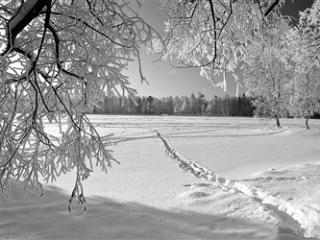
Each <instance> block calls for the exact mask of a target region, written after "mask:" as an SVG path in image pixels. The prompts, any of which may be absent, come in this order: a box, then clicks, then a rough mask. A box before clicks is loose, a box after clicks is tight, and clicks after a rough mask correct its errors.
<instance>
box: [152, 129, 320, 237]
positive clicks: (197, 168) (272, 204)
mask: <svg viewBox="0 0 320 240" xmlns="http://www.w3.org/2000/svg"><path fill="white" fill-rule="evenodd" d="M155 132H156V135H157V136H158V137H159V138H160V139H161V141H162V143H163V145H164V147H165V150H166V152H167V153H168V154H169V156H170V157H171V158H172V159H173V160H175V161H177V163H178V166H179V167H180V168H181V169H183V170H184V171H185V172H189V173H191V174H192V175H194V176H196V177H197V178H199V179H203V180H206V181H210V182H214V185H215V186H216V187H218V188H221V189H223V190H224V191H236V192H238V193H241V194H244V195H246V196H249V197H250V198H251V199H253V200H254V201H256V202H258V203H259V204H261V205H263V206H264V207H265V208H267V209H269V210H271V211H272V212H273V215H275V216H276V218H277V219H278V225H279V228H280V229H287V230H289V231H291V232H293V233H295V234H297V235H300V236H302V235H303V236H304V237H315V238H320V207H319V206H318V205H314V206H299V205H295V204H293V203H291V202H290V201H288V200H287V199H283V198H282V197H281V195H280V194H279V193H278V192H276V193H269V192H267V191H265V190H262V189H260V188H257V187H254V186H252V185H249V184H248V183H244V182H242V181H235V180H231V179H228V178H225V177H222V176H219V175H218V174H216V173H215V172H213V171H210V170H208V169H207V168H205V167H204V166H202V165H200V164H199V163H197V162H196V161H192V160H188V159H186V158H184V157H183V156H182V155H180V154H179V153H178V152H177V151H176V150H175V149H174V148H173V147H172V145H171V144H170V143H169V142H168V140H167V139H166V138H164V137H163V136H162V135H161V134H160V132H159V131H157V130H155Z"/></svg>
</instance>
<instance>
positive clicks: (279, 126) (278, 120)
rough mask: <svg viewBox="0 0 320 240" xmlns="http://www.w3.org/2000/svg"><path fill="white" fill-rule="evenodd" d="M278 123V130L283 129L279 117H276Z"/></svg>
mask: <svg viewBox="0 0 320 240" xmlns="http://www.w3.org/2000/svg"><path fill="white" fill-rule="evenodd" d="M276 122H277V127H278V128H281V125H280V119H279V117H278V116H276Z"/></svg>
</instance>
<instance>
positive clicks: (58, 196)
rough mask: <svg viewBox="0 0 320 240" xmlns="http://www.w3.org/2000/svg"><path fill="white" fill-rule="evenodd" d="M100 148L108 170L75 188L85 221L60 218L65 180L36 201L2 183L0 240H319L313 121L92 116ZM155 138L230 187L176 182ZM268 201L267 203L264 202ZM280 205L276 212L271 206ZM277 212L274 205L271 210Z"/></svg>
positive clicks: (317, 125) (318, 131)
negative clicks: (106, 150)
mask: <svg viewBox="0 0 320 240" xmlns="http://www.w3.org/2000/svg"><path fill="white" fill-rule="evenodd" d="M90 119H91V120H92V121H93V122H94V125H95V126H96V127H97V130H98V132H99V133H100V134H101V136H102V137H103V136H105V135H108V134H111V133H113V135H112V136H111V138H110V141H111V142H112V143H113V144H112V146H111V148H112V149H113V151H114V153H113V154H114V157H115V158H116V159H117V160H118V161H120V165H117V164H114V166H113V168H112V169H110V170H109V173H108V174H107V175H105V174H104V173H102V172H100V171H99V170H98V169H95V170H94V173H93V174H92V175H91V176H90V178H89V179H88V180H87V181H86V182H85V183H84V187H85V193H86V194H87V196H88V199H87V201H88V211H87V212H86V213H82V212H81V211H82V207H81V206H74V207H73V209H74V211H73V212H72V213H71V214H69V213H68V211H67V204H68V203H67V200H68V195H66V194H69V193H70V191H71V189H72V187H73V184H74V180H75V178H74V173H69V174H67V175H65V176H62V177H61V178H59V179H58V181H57V182H55V183H52V184H51V186H48V187H47V193H46V194H45V196H44V197H43V198H40V197H39V196H38V194H37V193H35V192H31V193H30V194H29V195H28V196H27V198H26V199H25V200H23V196H24V194H23V191H18V189H19V185H18V184H16V183H12V191H11V192H12V193H11V196H10V198H11V199H10V200H9V199H7V198H6V197H4V196H1V195H0V196H1V198H0V200H1V204H0V238H1V239H2V238H9V239H11V238H13V239H43V238H46V239H65V238H67V239H70V238H74V239H79V238H82V239H92V238H101V239H110V238H113V239H114V238H122V239H123V238H131V239H132V238H136V239H141V238H144V239H150V238H158V239H159V238H162V239H168V238H169V239H177V238H184V239H195V238H197V239H198V238H202V239H209V238H210V239H302V236H303V235H304V236H306V237H318V238H320V204H319V202H320V190H319V189H320V188H319V187H320V165H319V164H320V159H319V156H320V144H319V143H320V121H317V120H311V121H310V126H311V130H305V129H304V121H303V120H296V119H283V120H282V126H283V128H281V129H277V128H275V123H274V121H269V120H261V119H254V118H212V117H173V116H103V115H92V116H90ZM156 131H159V133H161V135H162V136H163V137H164V138H165V139H166V140H167V141H168V142H169V143H170V144H171V145H172V146H173V147H174V149H175V151H176V152H177V153H179V154H180V155H181V156H183V157H184V158H185V159H188V160H191V161H196V162H197V163H198V164H200V165H201V168H202V167H203V169H205V170H208V171H212V172H214V173H215V174H218V175H219V176H222V177H224V178H229V179H231V180H237V181H236V182H237V183H241V184H244V185H246V186H250V187H254V188H256V189H259V191H260V190H261V192H262V193H263V194H265V193H266V194H265V195H263V194H262V193H261V194H260V195H259V197H260V196H265V198H266V199H261V198H260V199H257V198H255V197H252V196H255V195H254V194H253V192H249V193H247V192H245V191H244V192H241V191H238V190H237V189H236V188H233V187H230V188H229V187H228V186H227V187H224V186H221V185H219V184H217V182H216V181H212V180H208V179H204V178H201V177H200V178H196V176H194V175H192V174H187V173H185V172H183V171H182V170H181V169H180V168H179V167H178V165H177V162H176V161H175V160H174V159H171V158H170V157H169V156H168V154H166V152H165V150H166V149H165V146H164V145H163V143H162V141H161V140H160V139H159V137H158V136H157V133H156ZM270 196H271V198H272V200H270V199H269V200H268V199H267V198H268V197H269V198H270ZM278 200H279V201H280V202H281V203H280V204H278V203H277V201H278ZM277 204H278V205H277Z"/></svg>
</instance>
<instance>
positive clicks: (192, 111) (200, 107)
mask: <svg viewBox="0 0 320 240" xmlns="http://www.w3.org/2000/svg"><path fill="white" fill-rule="evenodd" d="M132 98H133V99H132ZM132 98H128V97H121V96H107V97H105V99H104V101H103V102H102V103H101V105H100V106H99V107H96V108H95V109H94V111H93V113H97V114H137V115H140V114H141V115H144V114H149V115H160V114H169V115H210V116H246V117H252V116H253V113H254V107H253V105H252V100H253V99H252V98H251V97H247V96H246V95H245V94H243V95H242V96H241V97H231V96H225V97H217V96H214V97H213V98H212V99H211V100H207V99H205V98H204V95H203V94H201V93H199V94H198V95H197V96H196V95H194V94H191V95H190V96H185V97H166V98H156V97H152V96H149V97H138V96H135V97H132Z"/></svg>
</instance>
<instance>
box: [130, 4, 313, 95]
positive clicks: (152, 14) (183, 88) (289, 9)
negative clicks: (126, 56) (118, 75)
mask: <svg viewBox="0 0 320 240" xmlns="http://www.w3.org/2000/svg"><path fill="white" fill-rule="evenodd" d="M141 2H142V3H143V4H142V7H141V8H140V9H139V14H140V16H142V17H143V18H144V19H145V20H146V21H147V22H148V23H149V24H150V25H151V26H153V27H154V28H155V29H156V30H157V31H158V32H159V33H163V29H164V21H165V20H166V12H165V11H164V9H162V8H161V4H160V2H161V1H160V0H145V1H141ZM312 3H313V0H287V3H286V5H285V6H284V7H283V9H282V11H283V13H284V14H286V15H291V16H292V17H293V18H296V19H297V18H298V12H299V10H304V9H305V8H307V7H309V6H311V4H312ZM141 59H142V71H143V74H144V76H145V77H146V78H147V81H148V82H149V85H148V84H146V83H142V84H141V81H140V76H139V70H138V64H137V62H132V63H130V64H129V68H128V71H127V74H128V77H129V80H130V83H131V87H133V88H135V89H137V91H138V95H140V96H149V95H151V96H155V97H167V96H186V95H190V94H191V93H195V94H196V93H198V92H199V91H201V92H202V93H203V94H204V95H205V97H206V98H208V99H210V98H212V97H214V95H218V96H224V95H226V94H228V95H235V94H236V85H235V83H234V80H233V78H232V77H229V78H228V77H227V92H224V91H223V90H222V89H221V88H220V87H214V86H213V85H212V83H211V81H209V80H207V79H205V78H203V77H201V76H200V75H199V69H176V70H175V69H172V68H171V67H170V65H169V64H168V63H166V62H160V61H157V60H158V59H159V56H155V55H148V54H147V53H145V52H144V51H143V52H142V55H141ZM217 77H219V76H217ZM244 91H245V89H241V88H240V92H244Z"/></svg>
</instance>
